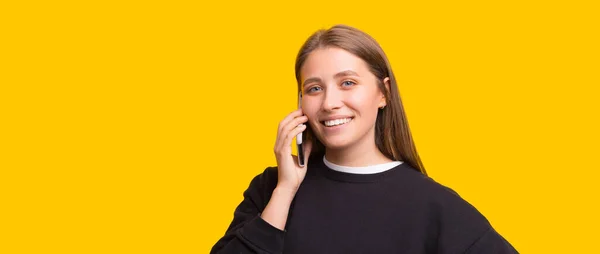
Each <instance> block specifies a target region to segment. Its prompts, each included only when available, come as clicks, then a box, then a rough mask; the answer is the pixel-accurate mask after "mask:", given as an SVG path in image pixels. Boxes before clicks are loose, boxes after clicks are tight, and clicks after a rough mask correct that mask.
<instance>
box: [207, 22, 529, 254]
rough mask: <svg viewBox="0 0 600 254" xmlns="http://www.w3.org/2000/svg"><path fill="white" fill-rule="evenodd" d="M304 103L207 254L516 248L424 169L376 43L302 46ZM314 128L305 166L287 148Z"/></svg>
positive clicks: (347, 32) (331, 32) (336, 31)
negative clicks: (272, 157) (270, 164)
mask: <svg viewBox="0 0 600 254" xmlns="http://www.w3.org/2000/svg"><path fill="white" fill-rule="evenodd" d="M296 80H297V82H298V91H299V92H301V93H302V107H301V109H299V110H296V111H294V112H292V113H291V114H289V115H288V116H287V117H285V118H284V119H283V120H282V121H281V122H280V124H279V130H278V133H277V140H276V143H275V148H274V150H275V157H276V159H277V167H269V168H267V169H266V170H265V171H264V172H263V173H261V174H259V175H258V176H256V177H255V178H254V179H253V180H252V182H251V183H250V186H249V187H248V189H247V190H246V191H245V192H244V200H243V201H242V202H241V203H240V204H239V206H238V207H237V208H236V210H235V213H234V218H233V221H232V222H231V225H230V226H229V228H228V229H227V231H226V233H225V235H224V236H223V237H222V238H221V239H220V240H219V241H218V242H217V243H216V244H215V245H214V246H213V248H212V251H211V253H302V254H307V253H517V251H516V250H515V249H514V248H513V247H512V246H511V245H510V244H509V243H508V242H507V241H506V240H505V239H504V238H503V237H502V236H501V235H500V234H498V233H497V232H496V231H495V230H494V228H493V227H492V226H491V225H490V223H489V222H488V220H487V219H486V218H485V217H484V216H483V215H482V214H481V213H479V212H478V210H477V209H476V208H474V207H473V206H471V205H470V204H469V203H468V202H466V201H465V200H463V199H462V198H461V197H459V195H458V194H457V193H455V192H454V191H452V190H451V189H450V188H447V187H445V186H443V185H441V184H439V183H437V182H435V181H434V180H432V179H431V178H429V177H428V176H427V173H426V171H425V168H424V167H423V164H422V163H421V160H420V159H419V155H418V153H417V150H416V148H415V145H414V142H413V139H412V136H411V133H410V129H409V126H408V122H407V119H406V115H405V113H404V109H403V107H402V102H401V100H400V95H399V93H398V90H397V84H396V79H395V78H394V74H393V72H392V69H391V67H390V64H389V62H388V60H387V57H386V55H385V53H384V52H383V50H382V49H381V47H380V46H379V44H378V43H377V42H376V41H375V40H374V39H373V38H372V37H370V36H369V35H367V34H365V33H364V32H361V31H359V30H357V29H355V28H352V27H349V26H344V25H338V26H334V27H332V28H330V29H327V30H319V31H317V32H316V33H315V34H313V35H312V36H311V37H309V38H308V40H307V41H306V42H305V44H304V45H303V46H302V48H301V49H300V52H299V53H298V56H297V59H296ZM301 132H306V135H307V138H306V140H305V142H304V144H305V145H304V151H305V153H304V154H306V155H309V156H307V158H306V159H305V161H306V162H305V164H306V166H304V167H302V166H300V165H299V164H298V162H297V158H296V156H293V155H292V154H291V152H292V151H291V143H292V140H293V138H294V137H295V136H296V135H297V134H299V133H301Z"/></svg>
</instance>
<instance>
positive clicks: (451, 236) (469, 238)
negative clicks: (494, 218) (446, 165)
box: [406, 171, 493, 251]
mask: <svg viewBox="0 0 600 254" xmlns="http://www.w3.org/2000/svg"><path fill="white" fill-rule="evenodd" d="M406 174H407V175H408V178H410V182H411V185H412V186H411V188H413V189H414V190H415V191H414V194H412V195H414V196H415V199H419V200H420V202H419V203H421V204H422V205H423V206H425V207H426V209H427V211H428V218H429V221H430V223H432V224H433V225H435V227H434V228H436V231H437V233H436V235H438V244H439V247H440V248H443V249H447V250H457V251H459V250H465V249H466V248H468V247H469V246H470V245H472V244H473V243H474V242H475V241H476V240H477V239H479V238H481V236H482V235H485V234H486V232H490V230H493V228H492V226H491V224H490V222H489V221H488V219H487V218H486V217H485V216H484V215H483V214H482V213H481V212H479V210H478V209H477V208H475V206H473V205H472V204H471V203H469V202H468V201H467V200H465V199H464V198H462V197H461V196H460V195H459V194H458V192H456V191H455V190H453V189H452V188H450V187H448V186H446V185H443V184H441V183H439V182H437V181H436V180H434V179H433V178H432V177H430V176H426V175H423V174H421V173H419V172H417V171H414V173H413V172H407V173H406Z"/></svg>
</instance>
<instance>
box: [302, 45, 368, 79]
mask: <svg viewBox="0 0 600 254" xmlns="http://www.w3.org/2000/svg"><path fill="white" fill-rule="evenodd" d="M346 70H352V71H354V72H356V73H357V74H358V75H359V76H366V75H368V74H370V72H369V69H368V67H367V63H365V61H363V60H362V59H360V58H359V57H357V56H355V55H353V54H352V53H350V52H348V51H346V50H343V49H340V48H334V47H329V48H321V49H317V50H315V51H313V52H311V53H310V54H309V55H308V57H307V58H306V61H304V65H303V66H302V68H301V69H300V77H301V79H302V80H305V79H307V78H311V77H320V78H330V77H333V76H334V75H335V74H336V73H339V72H341V71H346Z"/></svg>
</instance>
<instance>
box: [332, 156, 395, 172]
mask: <svg viewBox="0 0 600 254" xmlns="http://www.w3.org/2000/svg"><path fill="white" fill-rule="evenodd" d="M323 163H325V166H327V167H328V168H331V169H333V170H335V171H340V172H345V173H351V174H375V173H381V172H383V171H386V170H388V169H391V168H394V167H396V166H398V165H400V164H402V163H403V161H392V162H388V163H382V164H377V165H371V166H365V167H347V166H341V165H337V164H333V163H331V162H329V161H327V159H326V158H325V155H323Z"/></svg>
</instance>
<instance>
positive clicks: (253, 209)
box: [210, 167, 285, 254]
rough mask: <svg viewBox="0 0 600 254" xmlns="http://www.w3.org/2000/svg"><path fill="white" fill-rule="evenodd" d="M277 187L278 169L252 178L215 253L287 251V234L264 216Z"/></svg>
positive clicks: (213, 248)
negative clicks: (285, 247)
mask: <svg viewBox="0 0 600 254" xmlns="http://www.w3.org/2000/svg"><path fill="white" fill-rule="evenodd" d="M276 185H277V168H276V167H269V168H267V169H265V171H264V172H263V173H262V174H259V175H257V176H256V177H254V179H252V181H251V182H250V186H249V187H248V188H247V189H246V191H244V199H243V200H242V202H241V203H240V204H239V205H238V206H237V208H236V209H235V211H234V213H233V221H232V222H231V224H230V225H229V228H228V229H227V231H226V232H225V235H224V236H223V237H221V239H219V240H218V241H217V243H216V244H215V245H214V246H213V247H212V249H211V251H210V253H211V254H217V253H218V254H227V253H236V254H237V253H261V254H262V253H265V254H266V253H269V254H270V253H282V252H283V239H284V235H285V231H282V230H280V229H278V228H276V227H274V226H272V225H271V224H269V223H268V222H266V221H265V220H263V219H262V217H260V214H261V213H262V211H263V210H264V208H265V207H266V205H267V204H268V202H269V200H270V198H271V195H272V193H273V189H275V186H276Z"/></svg>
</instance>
